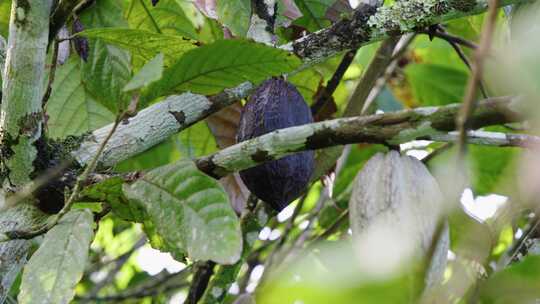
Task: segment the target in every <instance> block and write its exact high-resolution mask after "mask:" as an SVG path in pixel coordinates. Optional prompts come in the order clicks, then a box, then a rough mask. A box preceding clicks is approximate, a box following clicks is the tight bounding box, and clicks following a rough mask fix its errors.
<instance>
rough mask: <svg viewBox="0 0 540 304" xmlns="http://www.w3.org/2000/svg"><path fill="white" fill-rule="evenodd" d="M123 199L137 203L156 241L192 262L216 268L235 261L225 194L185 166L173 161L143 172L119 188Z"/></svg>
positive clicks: (237, 238)
mask: <svg viewBox="0 0 540 304" xmlns="http://www.w3.org/2000/svg"><path fill="white" fill-rule="evenodd" d="M124 193H125V195H126V197H127V198H128V199H130V200H132V201H133V202H135V203H138V204H140V205H141V206H142V207H143V208H144V210H145V211H146V212H147V214H148V216H149V220H150V221H151V223H152V224H153V225H154V226H155V229H156V231H157V233H158V234H159V236H160V237H162V238H163V239H164V240H165V241H166V242H167V244H169V245H170V246H174V249H175V251H177V252H175V256H178V255H181V253H187V255H188V256H189V257H190V258H192V259H195V260H213V261H215V262H218V263H222V264H232V263H235V262H236V261H237V260H238V259H239V258H240V253H241V250H242V237H241V232H240V224H239V221H238V218H237V216H236V214H235V213H234V211H233V210H232V208H231V206H230V204H229V199H228V197H227V194H226V193H225V191H224V190H223V188H222V187H221V185H220V184H219V183H218V182H217V181H216V180H214V179H212V178H210V177H209V176H207V175H205V174H203V173H202V172H200V171H199V170H198V169H197V168H196V167H195V165H194V164H193V163H192V162H191V161H179V162H177V163H174V164H170V165H166V166H163V167H159V168H157V169H154V170H152V171H150V172H148V173H146V174H145V175H144V176H143V177H142V178H141V179H139V180H138V181H136V182H135V183H133V184H131V185H125V186H124Z"/></svg>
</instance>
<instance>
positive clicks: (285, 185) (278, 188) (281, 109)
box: [237, 78, 315, 211]
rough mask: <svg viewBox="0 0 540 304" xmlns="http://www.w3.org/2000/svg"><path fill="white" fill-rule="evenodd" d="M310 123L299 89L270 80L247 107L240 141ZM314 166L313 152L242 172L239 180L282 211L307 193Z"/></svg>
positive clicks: (301, 153)
mask: <svg viewBox="0 0 540 304" xmlns="http://www.w3.org/2000/svg"><path fill="white" fill-rule="evenodd" d="M311 122H313V117H312V116H311V111H310V109H309V107H308V106H307V104H306V102H305V101H304V99H303V98H302V95H300V93H299V92H298V90H297V89H296V88H295V87H294V86H293V85H292V84H290V83H288V82H286V81H285V80H282V79H279V78H271V79H269V80H266V81H265V82H264V83H263V84H261V86H259V88H257V90H256V91H255V93H253V95H251V98H250V99H249V101H248V102H247V103H246V105H245V106H244V108H243V110H242V116H241V117H240V124H239V126H238V133H237V142H242V141H245V140H248V139H251V138H254V137H258V136H261V135H263V134H266V133H269V132H272V131H275V130H279V129H283V128H288V127H292V126H298V125H303V124H308V123H311ZM260 154H261V155H264V154H265V152H264V151H261V153H260ZM314 167H315V157H314V152H313V151H303V152H299V153H295V154H292V155H289V156H286V157H284V158H281V159H278V160H271V161H268V162H265V163H263V164H260V165H258V166H255V167H253V168H249V169H246V170H243V171H240V177H241V178H242V181H243V182H244V183H245V184H246V186H247V188H248V189H249V190H250V191H251V192H252V193H253V194H255V195H256V196H257V197H258V198H259V199H261V200H263V201H264V202H266V203H268V204H270V205H271V206H272V207H273V208H274V209H276V210H278V211H281V210H282V209H283V208H285V207H286V206H287V205H288V204H289V203H290V202H292V201H293V200H294V199H296V198H297V197H298V196H300V195H301V194H302V193H303V192H304V190H305V188H306V186H307V185H308V183H309V180H310V177H311V175H312V174H313V170H314Z"/></svg>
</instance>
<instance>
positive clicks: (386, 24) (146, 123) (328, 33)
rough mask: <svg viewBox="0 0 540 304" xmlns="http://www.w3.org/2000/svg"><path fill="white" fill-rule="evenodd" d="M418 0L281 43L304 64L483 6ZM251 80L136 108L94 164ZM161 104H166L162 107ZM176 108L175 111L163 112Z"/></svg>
mask: <svg viewBox="0 0 540 304" xmlns="http://www.w3.org/2000/svg"><path fill="white" fill-rule="evenodd" d="M520 1H523V0H505V1H502V3H501V5H506V4H509V3H517V2H520ZM424 2H426V1H423V0H411V1H400V2H396V4H395V5H393V6H391V7H381V8H379V9H375V8H373V7H371V6H366V5H361V6H360V7H359V8H357V9H356V10H355V14H354V17H353V18H352V19H350V20H343V21H340V22H338V23H336V24H334V25H333V26H332V27H330V28H328V29H324V30H320V31H318V32H315V33H313V34H310V35H307V36H305V37H303V38H300V39H298V40H296V41H294V42H292V43H290V44H288V45H284V46H282V48H283V49H286V50H291V51H294V52H295V53H296V54H297V55H298V56H299V57H300V58H301V59H302V60H303V61H304V62H305V63H306V64H305V65H304V66H303V67H302V68H306V67H308V66H310V65H312V64H314V63H316V62H317V61H320V60H322V59H324V58H327V57H330V56H333V55H335V54H337V53H339V52H341V51H345V50H349V49H355V48H358V47H359V46H362V45H366V44H369V43H372V42H375V41H378V40H381V39H383V38H384V37H387V36H397V35H400V34H402V33H404V32H411V31H414V30H415V29H416V28H425V27H426V26H429V25H431V24H435V23H438V22H441V21H444V20H450V19H455V18H459V17H463V16H468V15H473V14H478V13H481V12H483V11H484V10H485V9H486V8H487V4H486V0H433V1H427V2H429V4H426V3H424ZM252 87H253V85H252V84H251V83H249V82H246V83H243V84H241V85H239V86H237V87H236V88H233V89H230V90H228V91H226V92H223V93H221V94H220V95H218V96H214V97H212V98H206V97H205V96H202V95H195V94H189V93H186V94H182V95H178V96H170V97H168V98H167V99H165V101H163V102H162V103H158V104H156V105H153V106H151V107H149V108H148V109H145V110H143V111H141V112H140V113H139V114H138V115H137V116H136V117H134V118H132V119H130V123H129V124H127V125H122V126H120V127H119V130H118V131H117V133H116V134H115V135H114V136H113V138H112V139H111V141H110V143H109V145H107V147H106V149H105V151H104V153H103V157H102V159H100V164H101V165H105V166H110V165H114V164H115V163H117V162H119V161H121V160H124V159H127V158H129V157H132V156H134V155H137V154H139V153H141V152H143V151H145V150H147V149H149V148H150V147H152V146H154V145H156V144H158V143H160V142H162V141H163V140H165V139H166V138H168V137H169V136H170V135H172V134H174V133H176V132H179V131H181V130H183V129H185V128H187V127H189V126H190V125H192V124H194V123H195V122H197V121H199V120H202V119H204V118H205V117H207V116H208V115H210V114H212V113H214V112H216V111H218V110H220V109H221V108H223V107H226V106H228V105H230V104H231V103H232V102H234V101H236V100H238V99H242V98H244V97H246V96H248V94H249V93H250V92H251V90H252ZM167 109H171V111H168V110H167ZM168 112H169V113H170V112H172V113H178V115H176V114H175V115H176V117H177V119H174V120H172V119H171V118H174V117H175V116H174V115H172V114H166V113H168ZM110 128H111V125H108V126H105V127H103V128H101V129H98V130H96V131H94V132H93V133H92V134H91V136H88V137H87V138H85V139H83V140H82V145H81V147H80V148H79V149H76V150H75V151H73V153H72V155H73V156H74V157H75V158H76V159H77V161H78V162H79V163H80V164H85V163H86V162H87V161H88V159H89V158H90V157H91V156H92V155H94V154H93V152H95V150H96V149H97V146H98V143H99V142H100V139H102V138H103V137H104V136H105V134H107V133H108V130H109V129H110Z"/></svg>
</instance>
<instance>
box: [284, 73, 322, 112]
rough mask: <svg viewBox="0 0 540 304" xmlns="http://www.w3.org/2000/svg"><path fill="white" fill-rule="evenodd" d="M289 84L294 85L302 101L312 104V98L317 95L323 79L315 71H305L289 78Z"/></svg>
mask: <svg viewBox="0 0 540 304" xmlns="http://www.w3.org/2000/svg"><path fill="white" fill-rule="evenodd" d="M288 80H289V82H290V83H292V84H294V86H295V87H296V88H297V89H298V91H299V92H300V94H302V97H304V100H305V101H306V102H307V103H308V104H312V102H313V96H315V94H316V93H317V90H318V89H319V86H320V85H322V82H323V77H322V75H321V73H319V72H318V71H317V70H315V69H306V70H304V71H302V72H300V73H296V74H294V75H292V76H291V77H289V79H288Z"/></svg>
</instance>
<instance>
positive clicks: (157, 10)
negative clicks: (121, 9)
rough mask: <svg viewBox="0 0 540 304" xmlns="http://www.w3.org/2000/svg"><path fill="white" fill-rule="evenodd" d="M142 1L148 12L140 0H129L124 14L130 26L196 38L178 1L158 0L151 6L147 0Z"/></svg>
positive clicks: (195, 32) (194, 31)
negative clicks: (127, 8)
mask: <svg viewBox="0 0 540 304" xmlns="http://www.w3.org/2000/svg"><path fill="white" fill-rule="evenodd" d="M143 1H144V0H143ZM144 2H145V4H146V8H147V9H148V12H147V11H146V9H145V8H144V7H143V6H142V5H141V1H140V0H132V1H131V4H130V8H129V10H128V12H127V14H126V15H127V19H128V22H129V27H130V28H134V29H141V30H147V31H152V32H158V33H159V32H161V33H163V34H168V35H180V36H184V37H188V38H191V39H197V31H196V29H195V27H194V26H193V23H192V22H191V21H190V20H189V18H188V17H187V16H186V14H185V13H184V10H183V9H182V7H181V6H180V4H179V3H178V1H176V0H160V1H159V3H158V4H157V5H156V6H151V5H150V2H148V1H144ZM148 14H150V15H151V17H150V16H149V15H148ZM154 22H155V23H154ZM156 25H157V27H158V28H159V31H158V30H157V29H156Z"/></svg>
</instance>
